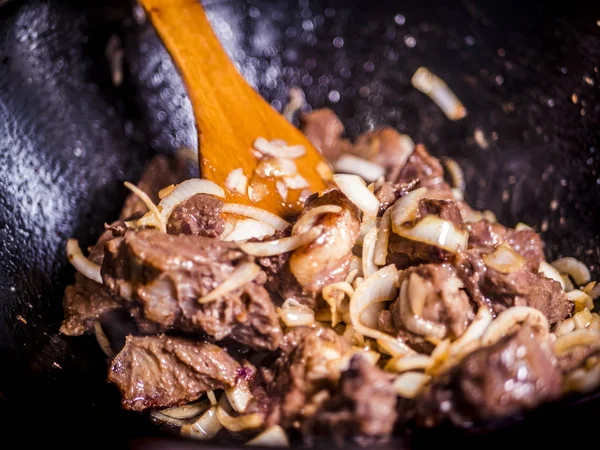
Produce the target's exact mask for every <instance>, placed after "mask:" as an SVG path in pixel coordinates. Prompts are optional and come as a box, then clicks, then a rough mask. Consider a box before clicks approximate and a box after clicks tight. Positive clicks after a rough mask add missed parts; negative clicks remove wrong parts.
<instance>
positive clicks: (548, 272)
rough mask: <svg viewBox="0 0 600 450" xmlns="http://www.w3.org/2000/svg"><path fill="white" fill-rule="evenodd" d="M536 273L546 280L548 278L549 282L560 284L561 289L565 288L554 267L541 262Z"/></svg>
mask: <svg viewBox="0 0 600 450" xmlns="http://www.w3.org/2000/svg"><path fill="white" fill-rule="evenodd" d="M538 273H541V274H542V275H544V276H545V277H546V278H550V279H551V280H554V281H556V282H557V283H560V285H561V286H562V288H563V289H564V288H565V282H564V280H563V279H562V277H561V276H560V273H558V270H556V269H555V268H554V267H552V266H551V265H550V264H548V263H547V262H546V261H542V262H541V263H540V266H539V268H538Z"/></svg>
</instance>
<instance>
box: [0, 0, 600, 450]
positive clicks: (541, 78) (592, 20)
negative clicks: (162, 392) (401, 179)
mask: <svg viewBox="0 0 600 450" xmlns="http://www.w3.org/2000/svg"><path fill="white" fill-rule="evenodd" d="M0 4H2V6H0V367H1V370H0V410H1V414H2V417H1V419H2V422H0V423H2V431H3V433H2V437H3V439H11V437H15V436H18V437H19V438H20V439H21V440H22V442H27V441H30V440H43V441H44V442H45V443H51V442H54V441H55V440H56V442H60V443H61V444H65V445H66V444H68V443H74V442H77V443H79V444H80V445H86V446H92V447H96V446H98V447H100V446H103V445H110V446H111V448H114V447H128V446H132V447H137V448H159V447H161V448H165V447H167V446H170V447H171V448H189V446H190V445H192V444H190V443H184V442H180V441H179V440H177V439H173V438H170V437H168V436H167V435H164V434H162V433H161V432H159V431H157V429H156V428H155V427H153V426H151V425H150V424H149V423H148V421H147V420H146V419H145V418H144V417H142V416H141V415H137V414H131V413H127V412H125V411H122V410H121V409H120V407H119V396H118V393H117V392H116V390H115V389H114V388H113V387H112V386H109V385H108V384H107V383H106V382H105V374H106V361H105V359H104V357H103V354H102V353H101V351H100V350H99V349H98V348H97V346H96V343H95V341H94V339H93V338H90V337H87V338H74V339H70V338H65V337H63V336H61V335H59V334H58V327H59V324H60V320H61V318H62V307H61V300H62V293H63V290H64V287H65V285H66V284H67V283H69V282H71V281H72V279H73V270H72V269H71V268H69V267H68V265H67V260H66V257H65V252H64V245H65V242H66V239H67V238H68V237H70V236H74V237H76V238H78V239H80V241H81V243H82V245H88V244H90V243H92V242H93V241H94V240H95V238H96V237H97V236H98V234H99V232H100V230H101V225H102V224H103V223H104V222H105V221H110V220H111V219H113V218H115V217H116V215H117V213H118V211H119V209H120V207H121V204H122V200H123V198H124V195H125V192H124V189H123V187H122V182H123V181H124V180H134V181H135V180H137V178H138V177H139V176H140V174H141V171H142V168H143V166H144V164H145V163H146V162H147V161H148V160H149V159H150V158H151V157H152V155H154V154H156V153H171V152H173V151H174V150H176V149H177V148H179V147H190V148H196V146H197V139H196V132H195V129H194V123H193V118H192V112H191V107H190V104H189V102H188V100H187V98H186V94H185V89H184V88H183V86H182V84H181V80H180V79H179V77H178V75H177V72H176V70H175V69H174V67H173V65H172V63H171V61H170V59H169V57H168V55H167V53H166V52H165V50H164V48H163V46H162V45H161V43H160V41H159V39H158V38H157V36H156V34H155V33H154V31H153V30H152V28H151V27H150V26H149V25H148V24H147V23H144V21H143V17H142V16H141V15H140V14H139V10H135V9H134V7H133V6H132V5H131V4H129V3H127V2H120V1H103V2H99V1H88V2H77V1H72V2H69V1H58V0H56V1H55V0H31V1H18V0H10V1H4V2H0ZM589 4H590V5H592V4H593V2H589ZM205 5H206V8H207V11H208V14H209V18H210V20H211V21H212V23H213V25H214V28H215V30H216V32H217V34H218V35H219V37H220V38H221V40H222V42H223V43H224V46H225V48H226V50H227V51H228V52H229V54H230V56H231V57H232V59H233V60H234V61H235V63H236V64H237V65H238V67H239V69H240V70H241V72H242V73H243V75H244V76H245V77H246V79H247V80H248V81H249V82H250V83H251V84H252V85H253V86H254V87H255V88H256V89H258V90H259V91H260V93H261V94H262V95H263V96H264V97H265V98H267V99H268V100H269V101H270V102H271V104H272V105H273V107H275V108H277V109H281V108H282V106H283V105H284V104H285V102H286V99H287V90H288V89H289V88H290V87H291V86H300V87H302V88H303V90H304V92H305V93H306V97H307V101H308V104H309V105H310V106H311V107H313V108H318V107H323V106H328V107H331V108H333V110H334V111H335V112H336V113H338V114H339V115H340V116H341V118H342V119H343V121H344V123H345V125H346V128H347V134H348V136H350V137H355V136H356V135H357V134H358V133H360V132H361V131H364V130H368V129H371V128H373V127H376V126H378V125H383V124H389V125H391V126H393V127H396V128H398V129H399V130H401V131H402V132H406V133H408V134H410V135H412V136H413V138H414V139H415V141H418V142H423V143H424V144H425V145H426V146H427V147H428V148H429V149H430V151H431V152H432V153H433V154H434V155H437V156H442V155H450V156H452V157H453V158H455V159H456V160H457V161H458V162H459V163H460V164H461V165H462V167H463V168H464V171H465V175H466V179H467V191H466V198H467V200H468V201H469V202H471V203H472V204H474V205H475V206H476V207H477V208H483V207H485V208H489V209H491V210H493V211H494V212H495V213H496V214H497V215H498V217H499V219H500V220H501V221H502V222H503V223H505V224H507V225H510V226H514V225H515V224H516V223H517V222H519V221H523V222H526V223H528V224H531V225H533V226H535V227H536V229H537V230H539V231H541V232H542V236H543V238H544V240H545V241H546V243H547V247H546V251H547V255H548V257H549V259H553V258H555V257H558V256H562V255H570V256H575V257H577V258H579V259H581V260H582V261H584V262H585V263H586V264H588V265H589V266H590V268H591V271H592V275H593V278H598V275H599V273H600V272H599V266H598V263H599V261H600V230H599V226H598V224H599V223H600V212H599V211H600V209H599V208H597V203H598V199H599V195H598V189H599V187H600V174H599V173H598V171H599V170H600V128H599V127H598V124H599V123H600V90H599V88H598V85H599V83H600V73H599V72H600V33H599V32H600V28H599V26H598V24H597V22H596V21H597V20H600V10H599V9H600V8H599V7H595V8H594V7H593V6H585V5H584V4H583V5H577V4H576V2H569V3H568V4H567V5H565V4H564V3H562V2H561V5H562V6H561V9H558V6H556V7H555V6H552V4H551V3H549V2H544V3H543V2H523V1H503V2H498V3H493V2H484V1H481V2H477V1H464V2H431V1H406V2H399V1H394V0H390V1H373V0H370V1H362V0H354V1H352V2H341V1H334V0H321V1H308V0H295V1H293V2H290V1H285V0H275V1H266V0H248V1H235V0H229V1H227V0H223V1H208V0H207V1H206V2H205ZM115 36H116V37H118V39H119V41H120V42H121V44H122V48H123V50H124V55H125V57H124V65H123V81H122V84H120V85H119V86H115V85H114V83H113V82H112V79H111V71H110V68H109V64H108V62H107V58H106V48H107V43H108V42H109V40H111V39H112V40H113V42H116V41H115V39H116V38H115ZM421 65H424V66H427V67H428V68H430V69H431V70H432V71H433V72H434V73H436V74H437V75H439V76H440V77H442V78H443V79H444V80H445V81H446V82H447V83H448V85H449V86H450V87H451V88H452V89H453V91H454V92H455V93H456V94H457V96H458V97H459V98H460V99H461V100H462V101H463V103H464V104H465V106H466V107H467V109H468V116H467V117H466V118H465V119H463V120H460V121H457V122H451V121H449V120H448V119H446V118H445V116H444V115H443V114H442V113H441V111H440V110H439V109H438V108H437V107H436V106H435V105H434V104H433V103H432V102H431V101H430V100H429V99H428V98H426V97H425V96H424V95H423V94H421V93H420V92H418V91H416V90H415V89H414V88H412V87H411V86H410V82H409V80H410V77H411V75H412V74H413V73H414V71H415V70H416V68H417V67H419V66H421ZM240 107H243V105H240ZM553 200H554V201H553ZM597 397H598V395H597V394H591V395H588V396H585V397H576V398H569V399H566V400H565V401H562V402H559V403H557V404H553V405H549V406H547V407H543V408H541V409H539V410H538V411H535V412H533V413H530V414H527V415H525V416H519V417H516V418H510V419H508V420H506V421H503V422H499V423H493V424H488V425H487V426H484V427H480V428H478V429H475V430H470V431H462V430H456V429H453V428H452V427H441V428H438V429H435V430H428V431H415V432H413V433H410V434H409V435H408V436H399V437H398V438H397V440H395V441H394V442H393V446H394V447H395V448H398V447H401V446H411V447H415V448H419V447H428V446H430V445H434V444H436V443H438V442H440V441H444V442H448V441H447V440H448V439H452V441H450V442H453V443H459V442H460V443H461V445H462V446H469V445H488V444H490V443H493V444H494V445H496V444H498V445H499V444H500V443H502V442H513V443H514V442H515V440H516V439H520V438H521V437H522V436H523V435H528V436H535V440H536V443H538V444H539V443H541V442H543V441H544V439H548V441H549V442H554V443H556V441H554V440H551V439H556V438H557V436H558V435H561V434H562V435H563V436H564V434H565V433H566V432H567V430H570V431H569V433H571V432H572V430H574V429H576V427H582V428H584V429H587V430H590V426H591V425H592V424H593V421H594V416H595V415H596V414H597V412H598V411H599V410H600V401H599V400H598V399H597ZM555 429H556V431H554V430H555ZM584 435H585V434H584ZM578 436H579V438H581V437H582V436H581V435H578V434H576V433H575V434H570V438H569V439H571V442H574V441H573V439H574V440H576V439H577V438H578ZM82 438H83V439H84V440H83V441H81V439H82ZM194 445H202V444H194ZM204 445H206V444H204Z"/></svg>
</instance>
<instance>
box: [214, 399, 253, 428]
mask: <svg viewBox="0 0 600 450" xmlns="http://www.w3.org/2000/svg"><path fill="white" fill-rule="evenodd" d="M217 419H218V420H219V422H220V423H221V425H223V427H225V429H227V430H228V431H231V432H233V433H239V432H240V431H244V430H251V429H254V428H258V427H260V426H261V425H262V424H263V416H262V415H261V414H258V413H253V414H245V415H241V416H238V417H234V416H232V415H231V405H230V404H229V402H228V401H227V396H226V395H222V396H221V398H220V400H219V404H218V406H217Z"/></svg>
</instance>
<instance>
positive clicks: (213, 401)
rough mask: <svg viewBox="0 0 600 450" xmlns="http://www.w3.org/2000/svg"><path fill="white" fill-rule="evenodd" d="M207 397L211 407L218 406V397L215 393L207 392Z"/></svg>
mask: <svg viewBox="0 0 600 450" xmlns="http://www.w3.org/2000/svg"><path fill="white" fill-rule="evenodd" d="M206 397H208V401H209V402H210V404H211V405H213V406H217V396H216V395H215V391H213V390H210V391H206Z"/></svg>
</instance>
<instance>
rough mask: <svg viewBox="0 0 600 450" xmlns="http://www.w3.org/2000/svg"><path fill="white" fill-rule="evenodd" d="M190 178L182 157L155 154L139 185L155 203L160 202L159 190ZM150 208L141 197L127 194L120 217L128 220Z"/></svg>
mask: <svg viewBox="0 0 600 450" xmlns="http://www.w3.org/2000/svg"><path fill="white" fill-rule="evenodd" d="M187 178H189V172H188V170H187V167H186V163H185V161H184V160H183V159H182V158H177V157H171V158H169V157H167V156H163V155H158V156H155V157H154V158H153V159H152V160H151V161H150V163H148V166H147V167H146V170H144V173H143V174H142V177H141V178H140V181H139V182H138V184H137V187H138V188H140V189H141V190H142V191H144V192H145V193H146V194H147V195H148V196H149V197H150V199H151V200H152V201H153V202H154V203H158V202H159V198H158V192H159V191H160V190H161V189H163V188H166V187H167V186H170V185H172V184H178V183H181V182H182V181H184V180H186V179H187ZM147 210H148V208H147V207H146V205H145V204H144V202H143V201H142V200H140V198H139V197H138V196H137V195H135V194H133V193H131V194H129V195H128V196H127V199H126V200H125V204H124V205H123V209H122V210H121V215H120V216H119V219H122V220H128V219H129V218H130V217H132V216H134V215H136V214H139V213H145V212H146V211H147Z"/></svg>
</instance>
